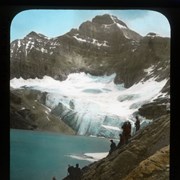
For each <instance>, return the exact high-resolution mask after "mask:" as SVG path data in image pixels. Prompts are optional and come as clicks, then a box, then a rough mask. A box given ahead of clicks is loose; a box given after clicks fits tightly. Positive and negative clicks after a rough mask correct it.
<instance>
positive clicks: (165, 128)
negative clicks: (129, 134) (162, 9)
mask: <svg viewBox="0 0 180 180" xmlns="http://www.w3.org/2000/svg"><path fill="white" fill-rule="evenodd" d="M169 118H170V117H169V115H165V116H162V117H160V118H158V119H156V120H155V121H154V122H153V123H152V124H151V125H149V126H148V127H146V128H144V129H142V130H140V131H139V132H138V133H137V134H136V135H135V136H134V137H133V138H132V139H131V140H130V142H129V143H128V144H127V145H124V146H122V147H121V148H120V149H117V150H116V151H114V152H113V153H112V154H111V155H110V156H108V157H106V158H104V159H102V160H100V161H98V162H96V163H93V164H91V165H89V166H88V167H86V168H84V169H83V177H82V179H83V180H91V179H95V180H102V179H103V180H106V179H107V180H108V179H111V180H117V179H126V180H127V179H128V180H130V179H133V180H134V179H156V178H157V179H169V140H170V139H169V138H170V119H169Z"/></svg>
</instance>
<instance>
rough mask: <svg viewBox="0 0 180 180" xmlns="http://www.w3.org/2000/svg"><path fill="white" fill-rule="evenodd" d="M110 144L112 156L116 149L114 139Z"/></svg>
mask: <svg viewBox="0 0 180 180" xmlns="http://www.w3.org/2000/svg"><path fill="white" fill-rule="evenodd" d="M110 142H111V145H110V151H109V154H111V153H112V152H113V151H114V150H115V149H116V143H115V142H114V141H113V140H112V139H111V140H110Z"/></svg>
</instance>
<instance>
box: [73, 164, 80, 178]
mask: <svg viewBox="0 0 180 180" xmlns="http://www.w3.org/2000/svg"><path fill="white" fill-rule="evenodd" d="M74 179H75V180H80V179H81V169H80V168H79V164H76V167H75V168H74Z"/></svg>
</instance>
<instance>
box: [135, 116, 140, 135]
mask: <svg viewBox="0 0 180 180" xmlns="http://www.w3.org/2000/svg"><path fill="white" fill-rule="evenodd" d="M135 126H136V132H137V131H138V130H139V129H140V120H139V118H138V116H136V122H135Z"/></svg>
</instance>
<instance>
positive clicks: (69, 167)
mask: <svg viewBox="0 0 180 180" xmlns="http://www.w3.org/2000/svg"><path fill="white" fill-rule="evenodd" d="M67 171H68V173H69V178H70V179H74V174H75V173H74V172H75V168H74V166H71V165H68V169H67Z"/></svg>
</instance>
